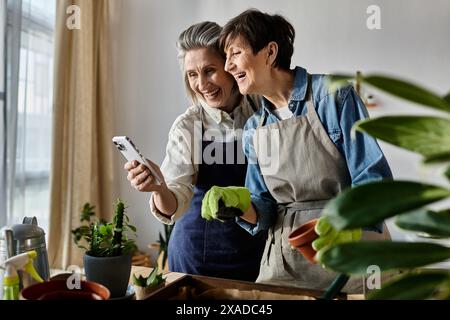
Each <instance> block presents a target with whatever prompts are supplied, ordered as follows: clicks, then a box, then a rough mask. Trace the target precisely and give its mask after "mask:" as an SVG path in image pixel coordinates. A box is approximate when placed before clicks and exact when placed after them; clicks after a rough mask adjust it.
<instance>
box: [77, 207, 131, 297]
mask: <svg viewBox="0 0 450 320" xmlns="http://www.w3.org/2000/svg"><path fill="white" fill-rule="evenodd" d="M93 209H94V207H93V206H91V205H90V204H85V206H84V207H83V212H82V221H88V222H89V224H88V225H84V226H81V227H79V228H77V229H75V230H73V231H72V233H73V235H74V236H75V239H74V240H75V243H76V244H79V242H80V241H81V240H82V239H84V240H85V242H86V243H87V244H88V247H86V246H83V245H79V247H81V248H83V249H85V250H86V254H85V255H84V257H83V262H84V268H85V273H86V278H87V280H89V281H94V282H98V283H100V284H103V285H104V286H106V287H107V288H108V289H109V290H110V292H111V298H119V297H123V296H125V293H126V291H127V286H128V281H129V278H130V272H131V258H132V252H133V250H135V248H136V246H135V241H134V240H133V239H129V238H128V235H127V234H128V233H129V232H130V231H131V232H133V233H135V232H136V228H135V227H134V226H132V225H130V224H129V218H128V216H127V215H126V214H125V204H124V203H123V202H122V200H120V199H118V200H117V202H116V205H115V214H114V219H113V222H111V223H106V222H104V221H96V220H94V221H91V217H93V216H94V212H93Z"/></svg>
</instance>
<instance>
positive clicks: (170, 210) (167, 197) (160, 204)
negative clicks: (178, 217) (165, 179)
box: [153, 185, 178, 217]
mask: <svg viewBox="0 0 450 320" xmlns="http://www.w3.org/2000/svg"><path fill="white" fill-rule="evenodd" d="M153 203H154V204H155V207H156V208H157V209H158V210H159V211H160V212H161V213H162V214H164V215H165V216H168V217H171V216H172V215H173V214H174V213H175V211H177V208H178V204H177V198H175V195H174V194H173V193H172V191H170V190H169V188H167V186H165V185H164V186H163V187H162V188H161V190H160V191H154V192H153Z"/></svg>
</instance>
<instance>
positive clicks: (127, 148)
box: [112, 136, 163, 185]
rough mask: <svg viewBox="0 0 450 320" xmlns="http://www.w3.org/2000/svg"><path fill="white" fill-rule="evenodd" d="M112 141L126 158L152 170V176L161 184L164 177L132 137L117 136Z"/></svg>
mask: <svg viewBox="0 0 450 320" xmlns="http://www.w3.org/2000/svg"><path fill="white" fill-rule="evenodd" d="M112 141H113V143H114V145H115V146H116V147H117V149H118V150H119V151H120V153H122V155H123V156H124V157H125V159H127V160H128V161H129V162H131V161H134V160H136V161H137V162H139V163H140V164H143V165H144V166H146V167H147V168H148V169H149V170H150V173H151V174H152V176H153V177H154V178H155V179H156V181H157V184H158V185H161V183H162V181H163V178H162V177H161V176H160V175H159V173H158V172H156V171H155V169H153V167H152V165H151V164H150V163H148V161H147V159H145V158H144V157H143V156H142V154H141V153H140V152H139V150H138V149H137V148H136V146H135V145H134V143H133V142H132V141H131V139H130V138H128V137H126V136H116V137H113V139H112Z"/></svg>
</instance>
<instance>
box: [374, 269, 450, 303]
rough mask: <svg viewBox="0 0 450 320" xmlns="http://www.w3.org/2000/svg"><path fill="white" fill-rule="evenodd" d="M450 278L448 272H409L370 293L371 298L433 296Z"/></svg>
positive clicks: (398, 298) (401, 298) (399, 298)
mask: <svg viewBox="0 0 450 320" xmlns="http://www.w3.org/2000/svg"><path fill="white" fill-rule="evenodd" d="M449 280H450V273H448V272H427V273H419V274H408V275H406V276H403V277H401V278H399V279H394V280H392V281H390V282H388V283H386V284H385V285H384V286H383V288H381V290H377V291H373V292H371V293H370V294H369V296H368V299H369V300H417V299H428V298H431V297H433V296H434V295H435V294H436V293H437V292H438V291H439V288H440V287H441V286H442V285H445V284H446V283H448V281H449Z"/></svg>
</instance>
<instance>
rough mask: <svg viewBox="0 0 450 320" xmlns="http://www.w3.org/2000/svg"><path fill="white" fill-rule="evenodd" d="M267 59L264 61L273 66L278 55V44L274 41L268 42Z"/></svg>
mask: <svg viewBox="0 0 450 320" xmlns="http://www.w3.org/2000/svg"><path fill="white" fill-rule="evenodd" d="M266 48H267V60H266V63H267V64H269V65H271V66H273V64H274V62H275V59H276V58H277V55H278V44H277V43H276V42H275V41H271V42H269V44H268V45H267V47H266Z"/></svg>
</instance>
